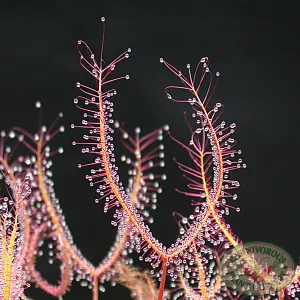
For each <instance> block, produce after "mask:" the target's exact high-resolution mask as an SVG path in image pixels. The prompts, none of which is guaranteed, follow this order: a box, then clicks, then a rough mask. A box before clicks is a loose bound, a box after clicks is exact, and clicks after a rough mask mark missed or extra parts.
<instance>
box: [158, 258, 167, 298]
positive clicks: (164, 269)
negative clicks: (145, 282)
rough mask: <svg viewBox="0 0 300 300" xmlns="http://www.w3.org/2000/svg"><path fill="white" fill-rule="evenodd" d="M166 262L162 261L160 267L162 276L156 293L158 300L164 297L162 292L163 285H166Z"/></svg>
mask: <svg viewBox="0 0 300 300" xmlns="http://www.w3.org/2000/svg"><path fill="white" fill-rule="evenodd" d="M166 263H167V260H166V259H163V261H162V266H161V270H162V274H161V282H160V285H159V291H158V298H157V299H158V300H162V298H163V295H164V290H165V284H166V277H167V269H168V268H167V264H166Z"/></svg>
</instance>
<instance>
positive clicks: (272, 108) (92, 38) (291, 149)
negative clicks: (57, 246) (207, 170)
mask: <svg viewBox="0 0 300 300" xmlns="http://www.w3.org/2000/svg"><path fill="white" fill-rule="evenodd" d="M273 2H274V1H169V2H168V1H159V2H157V3H155V1H123V2H115V1H68V0H64V1H40V2H33V1H26V2H21V1H19V2H18V1H10V4H7V3H6V4H5V5H4V4H3V3H2V4H1V5H2V7H1V10H0V38H1V47H0V60H1V64H0V91H1V94H0V103H1V106H0V128H1V129H5V130H8V129H9V128H11V127H12V126H14V125H18V126H21V127H24V128H26V129H28V130H29V131H31V132H33V131H34V130H36V128H37V126H38V119H39V116H38V115H39V114H38V111H37V109H36V108H35V107H34V103H35V102H36V101H41V102H42V105H43V107H42V111H43V112H42V113H43V120H44V122H45V123H48V124H49V123H50V122H51V121H52V120H53V119H54V118H55V117H56V115H57V113H58V112H60V111H62V112H63V113H64V116H65V117H64V119H63V120H62V124H64V125H65V126H66V129H67V130H66V132H65V134H63V135H62V136H60V137H58V138H57V139H56V143H57V144H60V145H63V146H64V148H65V153H64V154H63V155H62V156H59V157H56V158H55V159H54V168H53V170H54V177H53V180H54V182H55V186H56V194H57V196H58V198H59V199H60V203H61V206H62V208H63V210H64V213H65V215H66V220H67V223H68V224H69V227H70V229H71V232H72V234H73V237H74V240H75V241H76V244H77V245H78V247H79V248H80V249H81V251H82V252H83V254H84V255H86V257H87V258H89V259H90V260H91V261H92V262H94V263H95V264H96V263H97V262H99V261H100V260H101V258H103V257H104V256H105V254H106V253H107V251H108V249H109V246H110V244H112V242H113V240H114V233H115V229H114V228H113V227H112V226H111V225H110V220H111V219H112V216H111V213H108V214H107V215H104V213H103V203H100V204H98V205H96V204H95V203H94V201H93V199H94V198H95V197H96V193H95V191H94V189H93V188H90V187H88V183H87V182H86V180H85V179H84V175H85V173H87V172H88V170H78V169H77V164H78V163H79V162H80V161H82V154H81V153H80V151H79V149H78V148H74V147H72V146H71V142H72V140H80V138H81V135H82V133H81V132H80V131H79V130H78V131H77V130H76V131H74V130H73V131H72V130H71V129H69V128H70V124H71V123H79V122H80V121H81V118H82V113H81V112H79V111H78V110H77V109H76V108H75V107H74V105H73V98H74V97H76V96H77V94H78V90H77V88H76V87H75V83H76V82H77V81H84V80H85V79H86V78H87V76H86V75H85V74H84V71H83V70H82V69H81V68H80V66H79V59H78V53H77V50H76V42H77V40H78V39H83V40H84V41H86V42H87V43H88V44H89V45H90V46H91V48H92V49H94V52H95V53H96V54H99V49H100V45H101V30H102V29H101V22H100V18H101V17H102V16H105V17H106V37H105V50H104V60H105V61H110V60H111V59H113V58H114V57H115V56H117V55H118V54H119V53H121V52H122V51H124V50H126V49H127V48H128V47H131V48H132V55H131V58H130V59H129V60H126V61H125V62H122V63H121V64H120V67H119V68H117V69H116V71H115V72H116V75H123V74H127V73H128V74H130V76H131V79H130V80H128V81H125V80H124V81H123V82H119V83H118V84H116V88H117V89H118V92H119V93H118V95H117V97H116V98H115V100H114V102H115V118H116V119H118V120H122V121H124V122H125V123H126V128H128V129H129V130H134V128H135V127H136V126H140V127H141V128H142V129H143V130H144V131H145V132H147V131H150V130H152V129H155V128H156V127H158V126H161V125H162V124H165V123H168V124H169V125H170V128H171V131H172V132H173V134H174V135H175V136H176V137H178V138H179V139H181V140H183V141H184V142H186V141H188V139H189V132H188V129H187V127H186V125H185V122H184V120H183V113H182V112H183V111H184V110H187V111H188V112H190V108H189V106H188V105H184V104H175V103H172V102H170V101H169V100H168V99H167V98H166V97H165V94H164V87H165V86H166V85H167V84H177V83H178V81H177V79H176V78H175V77H174V76H173V75H172V74H170V72H169V71H168V70H166V68H164V67H163V66H162V65H161V64H160V63H159V58H160V57H164V58H165V59H166V60H167V61H169V62H170V63H171V64H173V65H175V66H176V67H178V68H179V69H182V70H185V69H186V64H187V63H191V64H192V65H195V64H196V63H197V62H198V61H199V60H200V58H201V57H202V56H209V58H210V66H211V69H212V70H213V71H214V72H216V71H219V72H220V73H221V77H220V81H219V84H218V87H217V90H216V93H215V96H214V99H213V101H214V102H222V103H223V104H224V105H225V110H224V114H223V119H224V120H226V121H227V122H229V123H231V122H236V123H237V125H238V129H237V132H236V134H235V137H236V139H237V140H238V148H240V149H242V151H243V159H244V160H245V162H246V163H247V168H246V169H245V170H241V171H239V172H237V173H236V174H235V178H236V179H238V180H239V181H240V182H241V188H240V189H239V198H238V203H237V204H238V206H240V207H241V212H240V213H232V214H231V216H230V217H229V218H228V222H229V223H230V224H231V225H232V229H233V231H234V232H235V233H236V234H237V235H238V236H239V237H240V238H241V239H242V240H244V241H255V240H264V241H267V242H270V243H275V244H277V245H279V246H281V247H283V248H284V249H286V250H287V251H288V252H289V253H290V254H291V255H292V256H293V258H294V260H295V261H296V262H298V256H299V253H300V245H299V241H298V229H299V227H298V224H299V222H298V218H299V209H300V204H299V196H298V194H299V192H298V191H299V188H298V187H299V175H298V174H299V168H300V164H299V158H298V156H299V152H300V145H299V141H298V137H299V128H300V127H299V123H298V120H299V112H300V110H299V108H298V102H299V89H298V87H299V82H300V76H299V70H298V69H299V57H298V55H299V24H298V22H297V17H298V11H297V9H296V1H285V2H282V3H284V4H283V5H279V4H276V5H275V4H274V3H273ZM121 152H122V151H118V154H120V153H121ZM165 152H166V157H167V159H166V164H167V167H166V173H167V174H169V177H168V180H167V181H166V182H165V183H164V185H163V188H164V193H163V194H162V195H161V196H160V198H159V205H158V209H157V211H156V212H155V214H154V217H155V224H154V225H153V226H152V228H153V232H154V235H155V236H157V237H158V238H159V239H160V240H161V241H163V242H164V243H165V244H168V245H169V244H171V243H172V241H173V240H174V239H176V237H177V232H178V231H177V225H176V223H175V221H174V219H173V217H172V214H171V212H172V211H180V212H182V213H183V214H187V213H188V212H189V211H190V208H189V201H188V199H185V198H184V197H182V196H181V195H179V194H176V193H175V192H174V188H175V187H178V186H179V187H181V186H184V184H183V183H182V179H181V174H180V172H178V171H176V167H175V166H174V164H173V162H172V157H173V156H176V157H177V158H178V159H180V158H181V156H184V155H185V154H184V153H183V150H182V149H181V148H179V147H178V146H176V145H174V143H172V142H171V141H170V140H169V139H166V151H165ZM121 174H125V172H124V171H122V173H121ZM123 178H124V179H122V178H121V179H122V181H123V182H124V183H125V182H126V176H125V175H124V177H123ZM40 269H41V270H42V271H43V274H44V275H45V276H50V277H51V276H52V275H51V274H52V273H54V271H53V270H51V269H50V267H49V266H48V265H47V264H43V263H41V264H40ZM28 294H29V292H28ZM31 294H32V295H33V296H32V297H33V298H34V299H35V300H39V299H52V298H51V297H49V296H47V295H45V294H43V293H41V292H39V293H35V294H33V293H31ZM127 294H128V293H127V291H126V290H123V289H122V288H111V287H109V286H108V291H107V292H106V293H105V294H104V295H102V294H100V296H101V299H127V298H126V297H127ZM90 295H91V292H90V291H89V290H87V289H86V288H81V287H79V286H78V285H76V284H74V286H73V288H72V292H70V293H68V294H67V295H66V296H65V297H64V299H90V298H91V297H90Z"/></svg>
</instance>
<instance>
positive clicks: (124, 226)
mask: <svg viewBox="0 0 300 300" xmlns="http://www.w3.org/2000/svg"><path fill="white" fill-rule="evenodd" d="M101 21H102V22H103V27H104V22H105V20H104V18H102V19H101ZM103 32H104V30H103ZM103 44H104V34H103V39H102V48H101V52H100V57H96V55H95V54H94V53H93V51H92V50H91V49H90V48H89V46H88V45H87V44H86V43H85V42H84V41H82V40H79V41H78V43H77V48H78V52H79V61H80V65H81V66H82V68H83V69H84V70H85V71H86V72H87V73H88V74H90V76H92V77H93V78H94V79H95V85H94V86H88V85H85V83H81V82H77V84H76V86H77V87H78V89H79V95H78V96H77V97H76V98H75V99H74V105H75V106H76V107H77V108H78V109H79V110H80V111H81V112H82V113H83V119H82V120H78V121H77V122H76V123H75V124H71V128H73V129H75V130H76V129H77V128H79V129H80V130H82V131H84V135H83V138H82V139H78V140H76V141H73V145H74V146H75V147H79V148H80V151H81V152H82V154H84V155H85V156H86V157H87V158H88V159H89V161H88V162H84V163H79V164H78V168H85V169H86V170H87V171H88V174H87V175H86V179H87V181H88V183H89V185H90V188H91V189H95V191H96V192H97V195H98V196H97V198H96V199H94V202H95V204H94V205H95V206H96V207H97V208H99V209H101V208H102V209H104V213H105V212H107V211H108V210H113V220H112V221H111V224H107V226H111V225H113V226H116V227H117V233H116V236H115V241H114V243H113V245H112V246H111V248H110V249H109V251H108V253H107V255H106V257H105V258H104V259H103V260H102V261H101V262H100V263H99V264H98V265H94V264H93V263H91V262H90V261H89V260H88V259H87V258H86V257H84V255H83V254H82V253H81V252H80V249H78V247H77V246H76V243H75V241H74V239H73V237H72V233H71V231H70V230H69V228H68V225H67V224H66V221H65V218H64V215H63V212H62V209H61V208H60V205H59V201H58V199H57V198H56V196H55V191H54V188H53V181H52V179H51V176H52V171H51V166H52V164H53V163H52V157H53V156H55V155H56V154H58V153H62V152H63V150H62V148H58V149H54V150H52V146H51V145H52V144H51V143H52V141H53V138H55V136H56V135H57V134H59V133H60V132H63V131H64V127H63V126H60V125H58V124H59V122H58V121H59V118H61V117H62V114H59V116H58V119H57V120H55V121H54V122H53V123H52V124H51V125H50V126H46V125H42V126H40V128H38V130H37V132H36V133H30V132H28V131H27V130H25V129H23V128H19V127H14V128H12V129H11V130H9V131H8V132H5V131H1V137H0V170H1V173H0V179H1V190H0V193H1V197H0V237H1V242H0V266H1V269H0V296H1V299H5V300H8V299H29V298H27V296H26V290H27V288H28V287H29V286H30V285H35V286H37V287H38V288H40V289H42V290H43V291H45V292H46V293H48V294H50V295H52V296H53V297H55V298H58V299H63V296H64V295H65V294H66V293H68V292H69V291H70V290H72V284H73V281H79V282H80V283H81V285H82V286H83V287H85V286H86V287H87V288H90V289H91V298H92V299H93V300H96V299H98V298H99V297H100V296H99V291H100V292H104V291H105V286H106V285H107V282H110V283H111V285H115V284H121V285H123V286H124V287H126V288H127V289H129V290H130V292H131V295H132V297H133V298H134V299H139V300H142V299H149V300H151V299H158V300H161V299H198V300H200V299H205V300H206V299H248V298H249V299H280V300H283V299H292V298H295V299H298V298H297V293H298V292H299V291H300V287H299V276H300V275H299V274H300V270H299V267H298V266H296V268H294V269H292V268H290V269H289V268H285V272H284V274H283V275H282V274H281V275H280V276H278V273H276V272H275V271H274V270H272V269H268V268H267V269H266V265H265V264H264V263H263V262H261V261H259V260H258V259H257V258H256V257H255V256H254V255H252V254H250V253H249V252H247V251H245V247H244V245H243V241H242V240H241V239H240V238H238V237H237V236H236V235H235V234H234V232H233V231H232V230H231V228H230V224H228V223H227V221H226V216H227V215H228V214H229V213H230V211H232V210H235V211H239V208H238V207H237V206H236V204H235V203H236V200H237V192H236V190H237V188H238V187H239V186H240V184H239V182H238V181H237V177H238V175H237V172H236V171H237V170H239V169H243V168H245V167H246V164H245V163H244V162H243V161H242V158H241V151H240V150H239V149H236V147H235V144H236V140H235V139H234V132H235V129H236V124H235V123H228V124H227V122H225V121H224V120H222V117H221V112H222V110H223V104H221V103H214V100H213V97H212V96H213V93H214V90H215V88H216V84H217V81H218V78H219V75H220V74H219V73H218V72H213V71H212V70H211V69H210V67H209V60H208V58H207V57H203V58H201V59H200V61H199V63H198V64H197V65H195V66H192V65H189V64H188V65H187V66H186V69H185V70H182V71H181V70H178V69H177V68H175V67H174V66H172V65H171V64H170V63H169V62H167V60H165V59H164V58H160V59H159V61H160V63H161V64H162V65H163V66H164V67H165V68H166V69H167V70H168V71H170V72H171V73H173V74H174V85H170V86H167V87H166V88H165V93H166V96H167V99H168V100H169V101H170V100H171V101H173V102H174V105H181V106H182V107H183V108H184V109H187V110H188V113H187V115H191V118H189V116H187V117H186V122H187V134H188V135H189V138H188V140H189V142H188V143H187V144H186V143H183V142H181V141H179V140H178V139H177V138H176V137H175V135H173V134H172V133H170V131H169V126H168V125H162V126H161V127H160V128H157V129H153V131H152V132H149V133H145V134H144V133H142V132H143V130H142V128H139V127H137V128H136V129H135V134H134V135H133V136H130V135H129V134H128V132H127V131H126V129H125V128H124V127H123V125H121V124H120V123H119V122H118V121H116V120H115V118H114V106H117V105H118V99H117V97H115V96H116V94H117V91H116V90H115V88H114V84H115V82H116V81H118V80H123V79H125V80H126V79H129V75H126V74H125V75H116V76H114V74H115V73H117V66H118V64H120V63H124V60H126V59H127V58H129V56H130V52H131V49H130V48H128V49H127V50H126V51H124V52H123V53H121V54H120V55H119V56H118V57H117V58H115V59H114V60H112V61H111V62H110V63H108V62H107V61H106V60H105V58H104V57H103V53H104V52H105V51H104V46H103ZM179 95H180V96H179ZM71 96H72V95H70V97H71ZM120 97H122V96H120ZM128 101H130V100H128ZM36 106H37V107H40V106H41V103H40V102H37V103H36ZM137 125H138V124H137ZM116 131H119V132H120V133H121V136H122V145H123V148H124V151H126V153H127V154H126V155H123V156H122V157H121V161H124V162H126V163H127V164H128V165H129V167H130V170H129V178H128V180H127V178H126V179H123V178H122V177H121V176H120V174H119V169H118V166H117V163H116V156H115V143H114V136H115V133H116ZM165 134H169V136H170V138H171V139H172V140H174V141H175V142H176V143H178V144H179V145H180V147H181V149H182V151H184V152H187V154H188V156H189V159H190V163H189V164H185V163H182V162H181V161H180V160H178V161H177V160H175V162H176V164H177V165H178V168H179V170H180V171H181V172H182V174H183V176H184V178H185V180H186V189H185V190H183V191H178V193H180V196H181V197H184V198H188V199H189V202H190V204H189V205H191V207H192V209H193V213H192V214H191V215H189V216H183V215H181V214H180V212H174V216H175V219H176V220H177V224H178V237H177V239H176V240H174V242H173V243H172V244H171V246H170V247H167V246H166V245H164V244H163V242H162V241H159V240H158V239H157V238H156V237H155V236H154V234H153V233H152V231H151V228H150V224H151V223H153V222H155V219H154V217H153V216H152V210H153V209H155V208H156V203H157V201H160V199H161V198H163V193H161V192H162V188H161V186H162V181H163V180H165V179H166V177H167V175H166V174H165V173H167V171H168V170H167V168H166V167H165V163H164V161H163V157H164V153H163V149H164V146H163V144H162V139H163V135H165ZM125 180H126V182H125ZM174 188H176V187H174ZM75 200H76V199H75ZM79 200H80V199H78V201H79ZM90 201H93V199H91V200H90ZM170 205H171V204H170ZM45 242H47V243H49V245H50V247H49V251H48V253H44V252H43V251H42V246H43V244H44V243H45ZM230 251H235V255H238V262H237V261H236V260H232V261H230V259H231V257H230V256H229V258H228V253H229V252H230ZM133 252H136V253H138V260H139V261H144V262H145V263H146V264H147V265H148V269H146V270H142V269H141V268H139V267H137V262H135V258H134V256H133V255H132V253H133ZM230 253H232V252H230ZM43 255H44V256H45V255H48V257H49V263H50V264H52V263H53V262H54V261H59V262H60V279H59V281H58V282H57V283H56V284H53V283H51V282H50V281H49V280H47V278H44V277H43V275H42V274H41V273H40V272H39V271H38V269H37V268H36V262H37V259H38V258H39V257H40V256H43ZM228 259H229V260H228ZM228 261H229V263H228ZM282 267H284V266H283V263H282ZM233 270H234V272H233ZM232 274H233V275H232ZM229 275H230V276H229ZM239 276H248V278H249V280H250V282H251V284H252V286H253V287H254V291H253V290H250V289H249V285H245V286H241V285H239V281H238V280H239ZM230 281H231V282H233V284H230V283H229V282H230ZM110 288H113V287H110ZM100 298H102V297H100Z"/></svg>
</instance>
